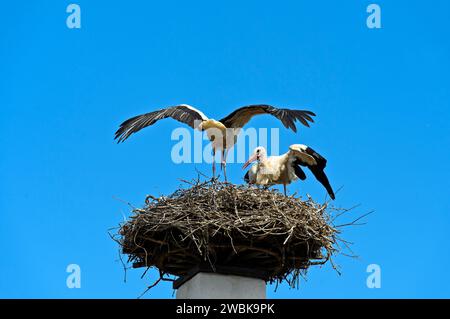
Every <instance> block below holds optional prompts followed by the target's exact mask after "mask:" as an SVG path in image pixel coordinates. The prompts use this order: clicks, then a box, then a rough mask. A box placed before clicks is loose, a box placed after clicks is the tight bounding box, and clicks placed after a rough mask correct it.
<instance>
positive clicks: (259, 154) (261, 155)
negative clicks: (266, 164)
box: [242, 146, 267, 169]
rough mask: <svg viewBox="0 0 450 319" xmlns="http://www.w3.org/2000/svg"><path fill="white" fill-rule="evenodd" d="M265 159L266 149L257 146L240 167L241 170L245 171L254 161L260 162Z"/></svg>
mask: <svg viewBox="0 0 450 319" xmlns="http://www.w3.org/2000/svg"><path fill="white" fill-rule="evenodd" d="M266 158H267V152H266V149H265V148H264V147H262V146H258V147H257V148H255V150H254V151H253V154H252V155H251V156H250V158H249V159H248V161H247V162H245V164H244V166H242V169H245V168H246V167H247V166H249V165H250V164H251V163H253V162H254V161H258V162H261V161H263V160H265V159H266Z"/></svg>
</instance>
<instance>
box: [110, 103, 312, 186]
mask: <svg viewBox="0 0 450 319" xmlns="http://www.w3.org/2000/svg"><path fill="white" fill-rule="evenodd" d="M259 114H270V115H272V116H275V117H276V118H277V119H279V120H280V121H281V123H283V125H284V126H285V127H286V128H288V129H291V130H292V131H294V132H297V127H296V125H295V124H296V122H297V121H300V123H302V124H303V125H305V126H307V127H309V122H314V120H313V118H312V117H313V116H315V114H314V113H313V112H311V111H306V110H289V109H281V108H276V107H273V106H271V105H266V104H258V105H249V106H244V107H241V108H239V109H237V110H235V111H233V112H232V113H231V114H229V115H228V116H226V117H224V118H223V119H221V120H219V121H216V120H214V119H209V118H208V117H206V115H205V114H203V112H201V111H199V110H198V109H196V108H194V107H192V106H190V105H187V104H181V105H176V106H171V107H168V108H165V109H162V110H157V111H153V112H150V113H146V114H142V115H138V116H135V117H132V118H130V119H128V120H126V121H125V122H123V123H122V124H121V125H120V127H119V129H118V130H117V132H116V135H115V139H117V141H118V143H120V142H123V141H125V140H126V139H127V138H128V137H130V135H131V134H133V133H136V132H138V131H140V130H141V129H143V128H145V127H147V126H150V125H153V124H154V123H156V122H157V121H159V120H162V119H165V118H168V117H170V118H173V119H174V120H177V121H179V122H182V123H185V124H187V125H189V126H190V127H192V128H193V129H198V130H201V131H206V134H207V135H208V138H209V140H210V141H211V143H212V150H213V163H212V170H213V176H215V172H216V171H215V162H214V157H215V154H216V151H220V152H221V158H222V160H221V166H222V169H223V172H224V177H225V181H226V180H227V175H226V157H227V152H228V150H229V149H230V148H231V147H233V146H234V144H235V143H236V141H237V136H238V134H239V132H240V129H241V128H242V127H243V126H244V125H245V124H247V123H248V122H249V121H250V120H251V119H252V117H253V116H255V115H259ZM230 132H231V134H230ZM217 137H219V138H217Z"/></svg>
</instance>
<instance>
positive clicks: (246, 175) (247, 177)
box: [244, 171, 250, 184]
mask: <svg viewBox="0 0 450 319" xmlns="http://www.w3.org/2000/svg"><path fill="white" fill-rule="evenodd" d="M248 172H249V171H247V173H245V175H244V181H245V182H246V183H247V184H248V183H249V182H250V177H249V174H248Z"/></svg>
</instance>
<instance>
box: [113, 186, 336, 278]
mask: <svg viewBox="0 0 450 319" xmlns="http://www.w3.org/2000/svg"><path fill="white" fill-rule="evenodd" d="M329 210H330V208H328V207H327V204H326V203H325V204H318V203H316V202H314V201H313V200H312V199H311V198H309V199H308V200H306V201H302V200H301V199H300V198H296V197H294V196H290V197H286V196H284V195H283V194H281V193H280V192H278V191H277V190H269V189H262V188H256V187H252V186H243V185H242V186H236V185H232V184H228V183H221V182H218V181H217V180H211V181H207V182H199V181H197V182H193V183H190V185H189V187H188V188H180V189H179V190H177V191H176V192H175V193H173V194H172V195H170V196H168V197H165V196H163V197H160V198H155V197H152V196H148V197H147V199H146V205H145V207H144V208H142V209H134V214H133V216H132V217H131V219H130V220H129V221H127V222H126V223H125V224H124V225H122V226H121V227H120V230H119V238H118V239H117V241H118V242H119V244H120V245H121V246H122V251H123V253H124V254H127V255H128V260H129V262H131V263H133V267H134V268H138V267H147V268H149V267H157V268H158V269H159V270H160V274H170V275H175V276H181V277H182V276H186V275H188V274H189V272H190V271H191V270H192V269H193V268H196V267H202V268H203V269H204V268H205V267H206V268H209V269H210V270H211V271H215V270H216V268H218V267H221V268H223V267H232V268H239V269H248V270H249V271H250V272H254V274H255V276H257V277H260V278H263V279H264V280H266V281H267V282H282V281H284V280H286V281H287V282H288V283H289V284H290V285H291V286H292V287H295V286H296V285H297V284H298V279H299V276H300V275H303V274H304V272H305V271H306V269H307V268H308V267H309V266H311V265H316V264H324V263H325V262H327V261H328V260H329V259H330V257H331V256H332V255H333V254H334V253H335V252H336V251H337V248H336V247H337V246H336V240H337V233H338V230H337V228H336V227H334V226H333V225H332V222H331V218H330V216H329ZM256 274H257V275H256Z"/></svg>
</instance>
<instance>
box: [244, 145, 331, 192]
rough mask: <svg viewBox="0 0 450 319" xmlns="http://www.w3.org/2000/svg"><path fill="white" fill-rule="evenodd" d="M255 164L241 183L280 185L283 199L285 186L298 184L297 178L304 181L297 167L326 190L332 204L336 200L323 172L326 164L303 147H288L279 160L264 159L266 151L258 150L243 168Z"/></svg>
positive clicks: (324, 160) (325, 161) (323, 159)
mask: <svg viewBox="0 0 450 319" xmlns="http://www.w3.org/2000/svg"><path fill="white" fill-rule="evenodd" d="M254 161H257V163H255V164H254V165H253V166H252V167H251V168H250V169H249V170H248V171H247V173H246V174H245V176H244V180H245V181H246V182H247V183H249V184H256V185H264V186H272V185H276V184H283V187H284V195H286V185H288V184H290V183H291V182H293V181H295V180H297V178H300V179H301V180H305V179H306V174H305V172H303V170H302V169H301V167H300V166H306V167H308V168H309V169H310V170H311V172H312V173H313V175H314V176H315V177H316V179H317V180H318V181H319V182H320V183H321V184H322V185H323V186H324V187H325V188H326V190H327V192H328V194H329V195H330V197H331V198H332V199H333V200H334V199H335V196H334V192H333V189H332V188H331V185H330V182H329V181H328V178H327V175H325V172H324V171H323V170H324V169H325V166H326V165H327V160H326V159H325V158H323V157H322V156H321V155H319V154H318V153H317V152H316V151H314V150H313V149H312V148H310V147H308V146H306V145H302V144H294V145H291V146H289V151H288V152H287V153H284V154H283V155H279V156H267V152H266V149H265V148H264V147H262V146H259V147H257V148H256V149H255V151H254V152H253V154H252V155H251V156H250V158H249V159H248V161H247V162H246V163H245V164H244V166H243V167H242V168H243V169H245V168H246V167H247V166H249V165H250V163H252V162H254Z"/></svg>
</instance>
